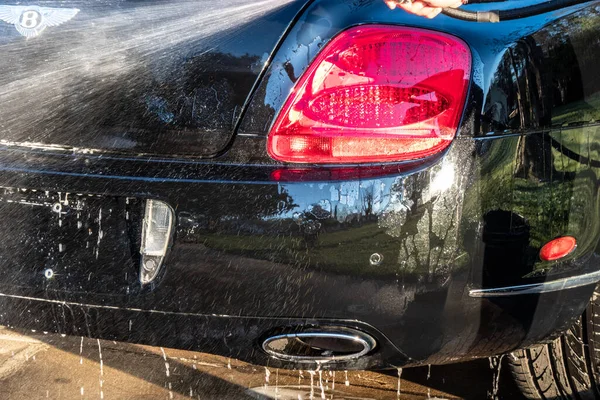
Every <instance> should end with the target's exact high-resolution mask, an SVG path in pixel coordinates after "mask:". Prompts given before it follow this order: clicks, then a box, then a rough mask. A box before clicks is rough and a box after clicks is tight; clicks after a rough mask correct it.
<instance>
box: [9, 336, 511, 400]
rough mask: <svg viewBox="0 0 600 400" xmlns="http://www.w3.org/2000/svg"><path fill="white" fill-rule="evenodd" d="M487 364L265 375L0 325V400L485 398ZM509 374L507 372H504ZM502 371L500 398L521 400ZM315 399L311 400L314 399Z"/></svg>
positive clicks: (214, 360)
mask: <svg viewBox="0 0 600 400" xmlns="http://www.w3.org/2000/svg"><path fill="white" fill-rule="evenodd" d="M493 372H494V371H492V370H491V369H490V366H489V362H488V360H482V361H476V362H472V363H465V364H457V365H452V366H439V367H438V366H434V367H432V368H431V371H430V377H429V378H428V373H429V371H428V369H427V368H414V369H406V370H404V371H403V372H402V379H401V381H400V391H401V394H400V395H398V377H397V373H396V372H395V371H391V372H389V373H388V374H385V373H374V372H364V371H359V372H348V373H347V374H346V373H344V372H337V373H335V374H333V373H329V372H321V373H319V372H313V373H311V372H308V371H302V372H299V371H284V370H266V369H265V368H263V367H258V366H253V365H250V364H246V363H243V362H239V361H236V360H228V359H226V358H222V357H217V356H213V355H209V354H203V353H193V352H186V351H180V350H173V349H162V348H155V347H148V346H138V345H131V344H125V343H116V342H108V341H97V340H93V339H85V338H77V337H62V336H59V335H51V334H44V333H43V332H28V333H27V334H26V335H25V334H23V333H19V332H15V331H11V330H8V329H4V328H1V327H0V399H2V400H25V399H27V400H35V399H48V398H49V399H67V400H71V399H107V400H108V399H118V400H142V399H184V398H188V399H189V398H194V399H281V400H286V399H292V400H297V399H310V398H313V397H314V398H315V399H322V398H326V399H338V400H339V399H427V398H429V397H430V398H438V399H486V398H490V393H491V392H492V390H493V389H492V386H493V384H492V383H493V379H494V375H493ZM504 372H506V371H504ZM507 375H508V374H507V373H501V379H500V380H501V385H500V389H499V397H500V398H502V399H518V398H519V397H517V395H516V392H515V389H514V387H511V385H510V381H509V379H507V378H508V376H507ZM311 396H312V397H311Z"/></svg>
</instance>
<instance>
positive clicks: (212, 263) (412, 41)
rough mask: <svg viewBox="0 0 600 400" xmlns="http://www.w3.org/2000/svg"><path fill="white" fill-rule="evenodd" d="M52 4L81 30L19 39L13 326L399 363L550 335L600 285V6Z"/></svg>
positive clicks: (5, 278) (243, 353)
mask: <svg viewBox="0 0 600 400" xmlns="http://www.w3.org/2000/svg"><path fill="white" fill-rule="evenodd" d="M514 3H515V2H512V1H509V2H506V4H504V3H503V4H502V7H511V6H512V7H514V6H515V4H514ZM519 3H522V2H519ZM528 3H534V2H528ZM40 6H41V7H47V8H68V9H77V10H79V11H78V13H77V14H76V15H75V16H74V17H73V18H72V19H71V20H69V21H67V22H64V23H63V24H61V25H59V26H48V27H47V28H46V29H45V30H44V31H43V32H41V33H40V34H39V35H37V36H35V37H31V38H28V39H25V38H24V37H23V36H22V34H21V33H20V32H19V31H18V30H17V29H15V26H14V25H11V24H3V25H1V26H0V52H1V53H2V54H3V55H5V56H4V57H3V58H2V59H0V65H2V67H3V70H4V72H3V74H2V75H1V76H0V104H1V106H0V144H1V146H2V147H1V149H0V186H2V191H1V192H0V193H1V196H0V199H1V203H0V213H1V215H2V218H1V220H2V221H3V227H4V230H5V235H3V238H2V241H1V243H0V259H1V260H2V262H1V263H0V271H1V274H0V301H1V302H2V307H1V310H2V311H1V312H0V323H2V324H5V325H8V326H11V327H13V326H14V327H20V328H30V329H40V330H51V331H56V332H60V333H66V334H72V335H86V336H91V337H98V338H106V339H113V340H123V341H129V342H135V343H146V344H155V345H161V346H170V347H178V348H185V349H194V350H202V351H207V352H213V353H216V354H222V355H227V356H232V357H237V358H240V359H244V360H249V361H252V362H257V363H263V364H269V365H274V366H285V367H298V366H300V367H302V368H310V367H315V366H316V365H317V364H323V363H325V364H323V366H324V367H326V368H340V369H349V368H386V367H400V366H405V365H419V364H432V363H446V362H451V361H455V360H460V359H467V358H473V357H485V356H491V355H496V354H502V353H505V352H508V351H511V350H513V349H516V348H519V347H522V346H527V345H532V344H535V343H539V342H540V341H543V340H548V339H550V338H552V337H553V335H557V334H558V333H560V332H561V330H564V329H566V328H567V327H568V326H569V325H570V324H571V322H572V321H573V319H574V318H576V317H577V316H578V315H580V314H581V312H582V310H583V309H584V308H585V306H586V304H587V302H588V300H589V298H590V296H591V294H592V290H593V286H594V283H595V282H597V281H598V280H600V276H596V275H597V270H598V267H597V262H596V246H597V243H598V239H599V235H600V227H599V226H598V221H599V220H600V219H599V218H598V209H599V207H598V204H597V203H598V200H599V199H598V181H597V172H598V167H599V166H600V164H598V161H596V160H597V159H598V157H599V155H598V154H597V152H598V149H596V147H597V146H596V143H597V137H596V136H597V135H598V132H599V131H598V124H597V121H599V120H600V114H599V113H600V102H598V101H597V98H598V93H599V92H600V81H599V80H598V78H597V77H596V74H595V72H594V71H595V62H596V60H597V59H598V57H599V56H600V43H598V41H597V38H596V37H595V35H594V32H595V29H596V28H597V26H598V24H600V16H599V11H598V9H597V7H596V6H594V5H593V4H592V5H589V4H588V5H582V6H579V7H573V8H569V9H565V10H562V11H559V12H555V13H551V14H543V15H541V16H538V17H532V18H528V19H527V20H523V21H515V22H501V23H498V24H493V25H491V24H475V23H469V22H465V21H458V20H453V19H450V18H447V17H444V16H440V17H438V18H436V19H435V20H432V21H430V20H426V19H423V18H419V17H416V16H410V15H408V14H406V13H403V12H391V11H390V10H389V9H387V7H386V6H385V4H384V3H383V2H380V1H367V2H360V1H342V0H316V1H310V2H304V1H290V2H283V3H282V2H274V1H265V2H258V3H257V2H242V1H240V2H231V3H228V4H224V5H223V4H216V2H214V1H209V0H204V1H201V2H198V1H193V2H192V1H183V0H181V1H180V0H177V1H171V2H168V3H165V2H134V1H121V2H117V3H110V4H109V3H106V4H105V3H103V2H97V3H94V4H93V5H90V4H87V3H82V2H75V1H73V2H61V3H60V4H57V3H53V2H45V3H44V4H40ZM472 7H473V8H477V6H472ZM565 237H569V238H574V240H575V243H576V247H574V248H570V249H567V250H569V251H564V252H563V253H564V254H562V253H561V254H560V257H559V258H557V259H553V260H551V259H549V258H548V257H545V258H546V259H542V258H540V250H541V249H542V247H543V246H544V245H546V244H547V243H549V242H551V241H553V240H554V239H557V238H565ZM557 248H558V247H557ZM552 249H555V248H554V247H553V248H552ZM558 250H561V249H558ZM553 251H554V250H553ZM561 251H562V250H561ZM551 253H552V254H555V252H554V253H553V252H551ZM543 254H546V253H543ZM548 254H550V253H548ZM550 258H551V257H550Z"/></svg>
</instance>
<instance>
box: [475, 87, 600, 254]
mask: <svg viewBox="0 0 600 400" xmlns="http://www.w3.org/2000/svg"><path fill="white" fill-rule="evenodd" d="M598 100H599V101H600V98H599V99H598ZM599 105H600V104H599ZM551 136H552V137H553V138H554V139H555V140H556V141H558V142H559V143H562V144H563V145H564V146H565V147H566V148H568V149H569V150H571V151H574V152H576V153H578V154H581V155H583V156H585V157H590V158H592V159H595V160H599V159H600V129H599V128H596V127H581V128H575V129H566V130H562V131H558V130H557V131H554V132H552V133H551ZM522 140H526V139H525V138H517V137H514V138H506V139H503V140H501V141H498V142H497V143H495V144H493V145H492V147H491V148H490V149H489V151H488V153H487V154H486V156H485V158H484V159H482V160H483V164H482V165H481V171H482V176H486V178H485V179H482V180H481V181H480V186H479V193H480V194H481V197H480V198H479V197H477V196H476V195H470V194H467V196H465V198H466V205H467V206H469V207H481V211H482V213H483V214H484V213H486V212H488V211H492V210H507V211H511V212H514V213H516V214H518V215H520V216H522V217H524V218H525V219H526V220H527V221H528V222H529V225H530V228H531V230H530V246H532V247H534V248H539V247H540V246H541V245H543V244H544V243H546V242H547V241H549V240H551V239H553V238H554V237H556V236H560V235H567V234H569V235H574V236H575V237H577V238H578V241H579V246H580V247H581V248H585V247H589V246H593V243H592V242H593V241H594V240H595V235H596V233H595V232H597V231H598V229H599V228H598V224H599V223H600V221H599V218H598V210H597V209H596V179H598V177H599V176H600V170H599V169H598V168H590V167H588V165H582V164H581V163H579V162H577V161H575V160H572V159H570V158H568V157H567V156H565V155H564V154H562V153H561V152H560V151H557V150H555V149H552V153H551V154H552V159H551V160H549V161H548V162H550V163H551V166H548V167H547V168H544V170H545V174H546V176H542V177H536V176H519V177H516V176H515V173H516V170H517V165H520V164H522V163H523V162H524V157H526V155H525V154H524V150H522V149H524V146H521V147H519V146H518V143H519V141H522ZM541 145H543V144H542V143H541V142H540V146H541ZM539 151H540V152H541V151H542V149H540V150H539ZM532 161H533V162H538V163H539V162H543V158H540V159H537V160H532ZM521 172H523V171H521ZM470 197H473V199H470Z"/></svg>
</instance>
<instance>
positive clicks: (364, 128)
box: [268, 25, 471, 163]
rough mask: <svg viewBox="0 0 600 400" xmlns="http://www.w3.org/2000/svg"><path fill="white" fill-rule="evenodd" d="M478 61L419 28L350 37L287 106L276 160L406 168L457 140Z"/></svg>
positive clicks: (273, 146) (340, 39)
mask: <svg viewBox="0 0 600 400" xmlns="http://www.w3.org/2000/svg"><path fill="white" fill-rule="evenodd" d="M470 73H471V53H470V51H469V48H468V46H467V45H466V44H465V43H464V42H462V41H461V40H459V39H457V38H455V37H453V36H450V35H446V34H443V33H438V32H430V31H426V30H422V29H416V28H406V27H396V26H384V25H369V26H359V27H355V28H352V29H349V30H347V31H344V32H342V33H341V34H340V35H338V36H337V37H336V38H334V39H333V40H332V41H331V42H330V43H329V44H328V45H327V46H326V47H325V48H324V49H323V50H322V51H321V53H320V54H319V55H318V56H317V58H316V60H315V61H314V62H313V63H312V64H311V66H310V67H309V68H308V69H307V71H306V72H305V73H304V75H303V76H302V77H301V78H300V79H299V81H298V82H297V84H296V86H295V88H294V90H293V92H292V94H291V95H290V97H289V98H288V99H287V101H286V103H285V105H284V106H283V108H282V110H281V112H280V114H279V116H278V118H277V120H276V121H275V124H274V125H273V128H272V129H271V132H270V134H269V140H268V151H269V154H270V155H271V157H273V158H274V159H276V160H279V161H285V162H298V163H363V162H379V161H406V160H415V159H419V158H424V157H428V156H431V155H433V154H436V153H439V152H441V151H442V150H444V149H445V148H446V147H448V145H449V144H450V143H451V142H452V140H453V139H454V136H455V135H456V131H457V129H458V124H459V122H460V118H461V116H462V111H463V108H464V104H465V99H466V95H467V89H468V83H469V76H470Z"/></svg>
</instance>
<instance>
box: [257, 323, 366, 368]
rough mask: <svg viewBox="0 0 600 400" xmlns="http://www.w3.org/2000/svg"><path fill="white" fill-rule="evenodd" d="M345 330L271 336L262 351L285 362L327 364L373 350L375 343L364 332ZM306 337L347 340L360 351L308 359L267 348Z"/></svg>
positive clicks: (357, 356) (354, 357) (358, 356)
mask: <svg viewBox="0 0 600 400" xmlns="http://www.w3.org/2000/svg"><path fill="white" fill-rule="evenodd" d="M344 330H347V331H348V332H347V333H342V332H340V333H337V332H300V333H290V334H284V335H277V336H272V337H270V338H268V339H267V340H265V341H264V342H263V344H262V348H263V351H265V352H266V353H267V354H269V355H270V356H272V357H275V358H279V359H282V360H287V361H294V362H300V363H302V362H327V361H343V360H353V359H357V358H360V357H362V356H364V355H365V354H367V353H369V352H370V351H371V350H373V349H374V348H375V346H376V345H377V342H376V341H375V339H373V338H372V337H371V336H369V335H367V334H366V333H364V332H359V331H355V330H354V329H352V330H351V329H344ZM308 337H321V338H331V339H342V340H348V341H350V342H355V343H359V344H360V345H361V346H362V348H363V349H362V350H361V351H360V352H357V353H352V354H346V355H338V356H335V355H334V356H331V357H309V356H295V355H292V354H285V353H283V352H280V351H277V350H273V349H272V348H270V347H269V345H270V344H271V343H273V342H275V341H277V340H282V339H293V338H308Z"/></svg>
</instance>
